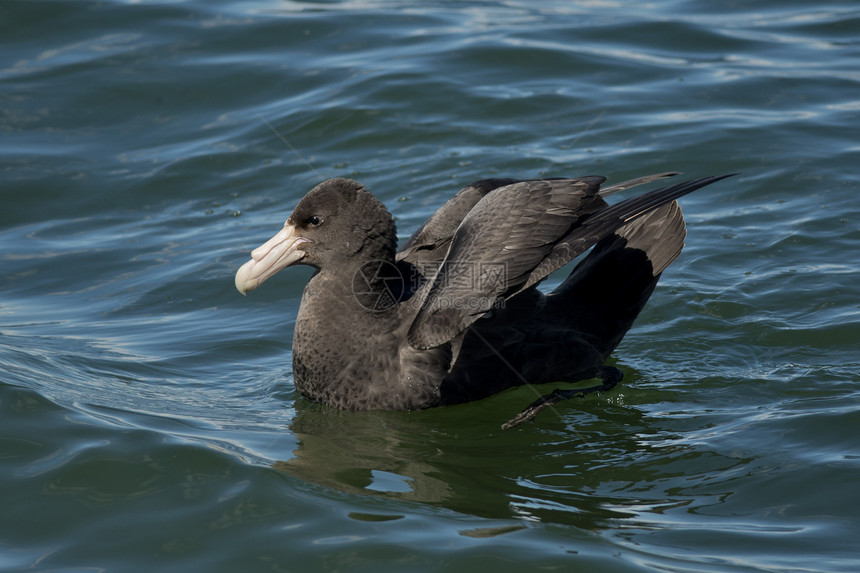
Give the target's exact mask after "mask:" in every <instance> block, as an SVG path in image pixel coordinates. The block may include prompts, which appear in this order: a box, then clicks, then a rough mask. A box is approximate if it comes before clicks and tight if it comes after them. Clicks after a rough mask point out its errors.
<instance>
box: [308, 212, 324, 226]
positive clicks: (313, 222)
mask: <svg viewBox="0 0 860 573" xmlns="http://www.w3.org/2000/svg"><path fill="white" fill-rule="evenodd" d="M322 222H323V220H322V217H317V216H316V215H313V216H311V217H308V224H309V225H310V226H311V227H319V226H320V225H322Z"/></svg>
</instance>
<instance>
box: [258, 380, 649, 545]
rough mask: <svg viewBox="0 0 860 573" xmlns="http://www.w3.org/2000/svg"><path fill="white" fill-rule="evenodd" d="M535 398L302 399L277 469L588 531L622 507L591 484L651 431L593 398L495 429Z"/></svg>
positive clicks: (521, 392)
mask: <svg viewBox="0 0 860 573" xmlns="http://www.w3.org/2000/svg"><path fill="white" fill-rule="evenodd" d="M531 397H532V394H531V393H530V392H529V389H528V388H521V389H517V390H514V391H511V392H505V393H503V394H501V395H500V396H497V397H493V398H490V399H488V400H483V401H481V402H477V403H470V404H464V405H461V406H453V407H446V408H438V409H433V410H426V411H419V412H411V413H404V412H384V411H373V412H344V411H340V410H336V409H331V408H327V407H325V406H321V405H319V404H314V403H311V402H309V401H307V400H303V399H298V400H297V401H296V403H295V408H296V415H295V417H294V419H293V422H292V424H291V430H292V431H293V432H294V434H295V436H296V438H297V440H298V447H297V448H296V450H295V451H294V452H293V454H294V457H293V458H291V459H289V460H286V461H282V462H278V463H277V464H275V467H276V468H277V469H278V470H280V471H282V472H284V473H286V474H289V475H292V476H295V477H297V478H299V479H301V480H303V481H305V482H309V483H314V484H318V485H323V486H326V487H330V488H333V489H335V490H338V491H342V492H347V493H350V494H359V495H369V496H380V497H385V498H393V499H399V500H404V501H413V502H418V503H423V504H431V505H434V506H440V507H445V508H448V509H451V510H453V511H456V512H459V513H463V514H468V515H475V516H480V517H486V518H493V519H512V520H519V521H522V520H535V521H538V520H539V521H549V522H563V523H569V524H575V525H578V526H580V527H583V528H587V529H596V528H600V527H601V526H602V525H601V524H604V525H605V523H606V522H607V520H610V519H614V518H623V517H628V516H630V515H631V514H630V513H627V512H625V511H623V504H619V503H618V501H619V500H618V499H607V498H606V497H603V496H601V495H598V494H597V492H598V490H600V489H601V483H602V482H603V481H604V480H609V479H617V478H618V475H617V473H618V472H614V471H613V467H614V466H615V465H616V464H628V465H629V458H630V456H631V454H632V455H635V453H636V452H637V451H641V450H642V449H643V448H648V447H649V446H648V445H647V444H643V443H642V441H641V440H638V439H637V437H636V436H637V433H638V432H640V431H643V430H644V431H646V432H647V428H646V427H645V421H643V419H642V418H643V417H642V415H641V412H640V411H639V410H638V409H636V408H629V407H619V406H613V405H612V404H611V403H610V404H609V405H608V406H609V407H607V403H606V402H607V398H605V397H603V398H589V399H586V400H583V401H579V402H576V401H569V402H567V403H565V404H563V407H561V408H558V409H557V410H556V411H554V412H546V413H545V414H542V418H540V419H539V422H538V423H535V424H531V425H527V426H524V427H522V428H519V429H516V430H512V431H503V430H501V429H500V427H499V422H500V420H502V421H503V420H504V419H505V416H506V414H507V413H508V412H515V411H517V410H518V409H519V408H520V407H521V405H522V404H523V403H527V402H528V400H530V399H531ZM610 507H611V508H612V509H610ZM619 508H622V509H619Z"/></svg>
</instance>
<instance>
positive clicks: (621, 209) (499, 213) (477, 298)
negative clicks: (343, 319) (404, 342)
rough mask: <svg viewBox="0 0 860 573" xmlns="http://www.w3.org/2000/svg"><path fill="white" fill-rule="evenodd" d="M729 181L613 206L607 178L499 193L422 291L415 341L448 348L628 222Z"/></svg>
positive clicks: (527, 185) (461, 232)
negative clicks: (605, 190)
mask: <svg viewBox="0 0 860 573" xmlns="http://www.w3.org/2000/svg"><path fill="white" fill-rule="evenodd" d="M662 175H663V174H660V175H658V176H650V177H653V179H657V178H660V176H662ZM729 176H730V175H722V176H716V177H704V178H701V179H696V180H692V181H686V182H683V183H679V184H677V185H672V186H668V187H663V188H660V189H656V190H654V191H650V192H648V193H644V194H642V195H639V196H637V197H632V198H630V199H627V200H625V201H621V202H620V203H617V204H615V205H612V206H607V204H606V203H605V201H603V199H602V197H601V195H600V194H599V192H598V190H599V185H600V184H601V183H603V181H604V178H603V177H583V178H579V179H566V180H554V181H527V182H521V183H515V184H513V185H508V186H506V187H502V188H500V189H497V190H495V191H494V192H493V193H490V194H488V195H486V196H485V197H484V198H483V199H482V200H481V201H479V202H478V203H477V204H476V205H475V206H474V207H473V208H472V210H471V211H469V213H468V214H467V215H466V216H465V217H464V218H463V221H462V223H461V224H460V226H459V227H458V228H457V231H456V233H455V234H454V238H453V240H452V242H451V247H450V249H449V251H448V253H447V256H446V257H445V259H444V261H443V262H442V264H441V266H440V267H439V270H438V272H437V273H436V275H435V277H434V279H433V280H432V281H431V282H428V283H427V284H426V285H425V286H424V287H422V289H421V290H420V291H419V292H418V293H417V294H416V296H415V300H416V301H418V303H420V304H421V307H420V310H419V311H418V314H417V315H416V317H415V319H414V321H413V323H412V325H411V327H410V329H409V335H408V340H409V343H410V344H411V345H412V346H414V347H416V348H433V347H436V346H439V345H441V344H444V343H445V342H447V341H449V340H451V339H453V338H454V337H456V336H457V335H458V334H460V333H462V332H463V331H464V330H465V329H466V328H468V327H469V326H470V325H471V324H472V323H474V322H475V321H476V320H478V319H479V318H480V317H481V316H483V315H484V314H486V312H487V311H489V310H491V309H492V308H493V306H494V305H496V304H498V302H497V301H498V300H499V299H505V298H510V297H512V296H514V295H516V294H518V293H520V292H522V291H523V290H525V289H528V288H530V287H532V286H534V285H535V284H537V283H538V282H540V281H541V280H543V279H544V278H546V277H547V275H549V274H550V273H551V272H553V271H555V270H556V269H559V268H561V267H562V266H564V265H565V264H567V263H568V262H570V261H571V260H573V259H574V258H575V257H576V256H578V255H580V254H581V253H583V252H585V251H586V250H588V249H589V248H590V247H591V246H593V245H594V244H595V243H597V242H598V241H600V240H601V239H603V238H604V237H607V236H609V235H610V234H612V233H613V232H614V231H615V230H616V229H618V228H619V227H621V226H622V225H624V224H626V223H629V222H631V221H633V220H635V219H637V218H638V217H640V216H642V215H643V214H645V213H647V212H649V211H651V210H652V209H655V208H657V207H659V206H661V205H664V204H666V203H669V202H671V201H674V200H675V199H678V198H679V197H682V196H684V195H686V194H688V193H691V192H693V191H695V190H696V189H700V188H701V187H704V186H705V185H710V184H711V183H715V182H716V181H719V180H721V179H724V178H725V177H729ZM640 179H644V178H640ZM653 179H648V180H653ZM632 181H633V182H636V181H637V180H632ZM637 184H638V183H637ZM621 185H624V184H619V186H621ZM631 186H632V185H631Z"/></svg>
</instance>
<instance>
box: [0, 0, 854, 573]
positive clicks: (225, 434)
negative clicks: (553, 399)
mask: <svg viewBox="0 0 860 573" xmlns="http://www.w3.org/2000/svg"><path fill="white" fill-rule="evenodd" d="M0 42H2V50H0V182H2V185H0V194H2V209H0V508H2V509H0V570H2V571H74V572H89V571H93V572H95V571H122V572H134V571H141V572H151V571H182V572H187V571H207V572H209V571H374V572H380V571H383V572H387V571H392V572H395V571H396V572H400V571H474V570H476V568H478V567H480V568H481V570H484V569H492V570H495V571H559V570H561V571H588V572H625V573H626V572H647V571H663V572H667V571H668V572H732V573H734V572H780V573H800V572H804V573H806V572H828V573H833V572H852V573H853V572H856V571H858V570H860V549H858V546H857V539H858V538H860V487H858V482H860V228H858V221H860V172H858V165H860V66H858V62H860V8H858V6H857V3H856V2H854V1H847V0H845V1H831V0H825V1H824V2H810V1H800V0H797V1H789V2H785V1H782V2H775V1H767V0H764V1H760V2H743V1H736V2H712V3H704V2H691V1H683V0H674V1H673V0H657V1H655V2H647V3H632V2H631V3H626V2H616V1H612V0H606V1H602V0H582V1H561V0H555V1H542V0H537V1H526V0H508V1H502V0H495V1H463V2H454V1H428V2H405V1H402V0H367V1H363V0H354V1H343V2H338V1H320V2H310V1H308V2H294V1H290V0H259V1H241V0H230V1H218V2H203V1H202V0H196V1H193V0H190V1H172V2H171V1H163V2H156V1H147V0H139V1H133V0H129V1H125V2H123V1H118V0H107V1H100V2H96V1H91V0H64V1H59V0H56V1H34V0H4V1H3V3H2V4H0ZM665 170H678V171H683V172H684V174H685V176H689V177H699V176H704V175H711V174H721V173H733V172H739V173H740V175H739V176H737V177H734V178H732V179H729V180H727V181H723V182H720V183H719V184H716V185H713V186H711V187H708V188H706V189H703V190H701V191H697V192H696V193H694V194H692V195H690V196H688V197H685V198H684V199H682V201H681V203H682V207H683V209H684V212H685V215H686V218H687V224H688V238H687V246H686V248H685V250H684V252H683V254H682V255H681V257H680V258H679V259H678V260H677V261H676V262H675V263H674V264H673V265H672V267H670V268H669V270H668V271H667V272H666V273H665V274H664V276H663V278H662V280H661V283H660V285H659V286H658V288H657V290H656V291H655V293H654V295H653V297H652V299H651V301H650V303H649V305H648V306H647V307H646V309H645V311H644V312H643V314H642V315H641V317H640V319H639V321H638V322H637V323H636V325H635V327H634V328H633V330H631V332H630V333H629V334H628V336H627V337H626V338H625V340H624V341H623V342H622V344H621V345H620V347H619V348H618V350H617V352H616V353H615V355H614V356H613V358H612V363H613V364H614V365H616V366H617V367H619V368H620V369H621V370H622V371H623V372H624V374H625V378H624V382H623V383H622V385H621V386H620V387H619V388H618V389H616V390H614V391H613V392H609V393H605V394H601V395H599V396H589V397H587V398H584V399H581V400H574V401H569V402H566V403H563V404H561V405H559V406H558V407H557V408H556V409H555V411H547V412H544V413H543V414H541V415H540V416H539V417H538V418H537V419H536V420H535V421H534V422H533V423H529V424H526V425H523V426H521V427H518V428H515V429H513V430H508V431H502V430H500V429H499V424H500V423H502V422H504V421H505V420H507V419H508V418H509V417H511V416H512V415H513V414H515V413H516V412H518V411H519V410H520V409H521V408H522V407H524V406H525V405H526V404H528V403H529V402H530V401H532V400H533V399H534V397H535V394H534V392H535V389H533V388H519V389H516V390H512V391H509V392H505V393H503V394H500V395H498V396H495V397H493V398H490V399H487V400H483V401H480V402H476V403H471V404H465V405H462V406H456V407H450V408H444V409H435V410H429V411H423V412H413V413H401V412H364V413H350V412H339V411H334V410H330V409H327V408H324V407H322V406H319V405H316V404H313V403H310V402H308V401H307V400H305V399H303V398H301V397H300V396H298V395H297V393H296V392H295V390H294V387H293V378H292V371H291V356H290V346H291V337H292V329H293V324H294V321H295V316H296V312H297V309H298V303H299V298H300V296H301V289H302V286H303V285H304V282H305V281H306V280H307V278H308V276H309V274H310V270H309V269H303V268H297V269H290V270H289V271H286V272H283V273H281V274H279V275H278V276H277V277H276V278H274V279H271V280H270V281H269V282H267V283H266V284H265V285H264V287H262V288H261V289H259V290H258V291H255V292H254V293H252V295H250V296H248V297H244V298H243V297H241V296H240V295H239V294H238V293H237V292H236V290H235V288H234V286H233V274H234V272H235V271H236V269H237V267H238V266H239V265H240V264H241V263H242V262H244V261H245V260H246V259H247V257H248V251H249V250H250V249H251V248H254V247H256V246H257V245H259V244H260V243H261V242H262V241H264V240H265V239H267V238H268V237H269V236H271V235H272V234H273V233H274V232H275V231H276V230H277V229H278V228H280V226H281V224H282V223H283V220H284V219H285V217H286V216H287V214H288V213H289V212H290V210H291V209H292V207H293V206H294V205H295V204H296V202H297V201H298V200H299V199H300V198H301V197H302V196H303V195H304V193H305V192H306V191H307V190H308V189H310V188H311V187H312V186H313V185H315V184H316V183H317V182H319V181H320V180H322V179H324V178H327V177H332V176H348V177H352V178H355V179H358V180H359V181H361V182H363V183H364V184H365V185H367V187H368V188H369V189H371V190H372V191H373V192H375V193H376V194H377V195H378V196H379V197H380V198H381V199H383V200H384V201H385V202H386V204H387V205H388V206H389V208H390V209H391V211H392V213H393V214H394V215H395V217H396V219H397V222H398V226H399V229H400V233H401V234H402V235H403V236H404V237H406V236H408V235H409V233H410V232H411V230H412V229H414V228H415V227H416V226H417V225H419V224H420V223H421V222H422V221H423V220H424V219H425V218H426V217H427V216H428V215H429V214H430V213H432V212H433V210H434V209H435V208H437V207H438V206H439V205H441V204H442V203H443V202H444V201H445V200H446V199H447V198H448V197H449V196H450V195H451V194H452V193H454V192H455V191H456V190H457V189H458V188H459V187H461V186H462V185H464V184H466V183H469V182H471V181H473V180H476V179H480V178H484V177H488V176H518V177H533V176H563V175H567V176H576V175H588V174H601V175H605V176H607V177H609V178H610V181H616V182H617V181H621V180H623V179H625V178H629V177H633V176H636V175H641V174H645V173H654V172H660V171H665ZM562 276H563V275H554V276H553V277H551V278H550V280H549V281H547V287H550V288H551V287H552V285H553V284H554V283H556V282H557V281H558V280H560V279H561V277H562ZM551 389H552V388H547V389H546V390H551Z"/></svg>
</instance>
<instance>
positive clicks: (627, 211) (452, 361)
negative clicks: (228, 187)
mask: <svg viewBox="0 0 860 573" xmlns="http://www.w3.org/2000/svg"><path fill="white" fill-rule="evenodd" d="M672 175H676V174H675V173H660V174H657V175H650V176H645V177H640V178H637V179H633V180H630V181H625V182H623V183H619V184H616V185H612V186H609V187H604V188H602V189H601V185H602V184H603V182H604V181H605V178H604V177H598V176H589V177H579V178H574V179H538V180H517V179H484V180H481V181H477V182H475V183H472V184H471V185H468V186H466V187H465V188H463V189H462V190H461V191H459V192H458V193H457V194H456V195H455V196H454V197H452V198H451V199H450V200H449V201H448V202H447V203H445V204H444V205H443V206H442V207H441V208H440V209H439V210H438V211H436V212H435V213H434V214H433V215H432V216H431V217H430V218H429V219H428V220H427V221H426V222H425V223H424V224H423V225H422V226H421V227H420V228H419V229H418V230H417V231H415V233H414V234H413V235H412V236H411V237H410V238H409V240H408V241H406V243H405V244H404V245H403V246H402V247H401V248H400V249H399V250H398V249H397V231H396V227H395V224H394V219H393V218H392V216H391V214H390V213H389V212H388V210H387V209H386V208H385V205H383V204H382V202H381V201H379V200H378V199H377V198H376V197H375V196H373V195H372V194H371V193H370V192H369V191H367V190H366V189H365V188H364V186H363V185H361V184H360V183H357V182H355V181H352V180H350V179H343V178H336V179H329V180H327V181H324V182H322V183H320V184H319V185H317V186H316V187H314V188H313V189H312V190H311V191H310V192H309V193H308V194H307V195H306V196H305V197H304V198H303V199H302V200H301V201H300V202H299V204H298V205H297V206H296V208H295V210H294V211H293V213H292V214H291V215H290V216H289V218H288V219H287V221H286V224H285V225H284V228H283V229H281V231H280V232H278V234H276V235H275V236H274V237H272V238H271V239H270V240H269V241H267V242H266V243H265V244H263V245H262V246H260V247H258V248H257V249H255V250H254V251H253V252H252V253H251V256H252V259H251V260H250V261H248V262H247V263H245V264H244V265H242V267H241V268H240V269H239V271H238V272H237V273H236V287H237V288H238V289H239V292H241V293H242V294H245V293H247V292H248V291H250V290H253V289H255V288H257V287H258V286H259V285H260V283H262V282H263V281H265V280H266V279H268V278H269V277H271V276H272V275H274V274H275V273H277V272H278V271H280V270H281V269H283V268H285V267H288V266H290V265H294V264H304V265H310V266H312V267H314V269H316V272H315V273H314V275H313V276H312V277H311V279H310V280H309V281H308V284H307V286H305V290H304V294H303V295H302V301H301V305H300V307H299V313H298V317H297V319H296V326H295V334H294V338H293V373H294V377H295V384H296V388H297V389H298V390H299V392H301V393H302V394H304V395H305V396H307V397H308V398H310V399H312V400H316V401H319V402H322V403H324V404H327V405H330V406H334V407H338V408H344V409H350V410H371V409H384V410H415V409H421V408H429V407H433V406H440V405H446V404H457V403H461V402H467V401H471V400H478V399H481V398H484V397H487V396H490V395H492V394H495V393H497V392H500V391H502V390H504V389H506V388H510V387H513V386H518V385H522V384H544V383H548V382H576V381H579V380H584V379H589V378H601V379H602V384H600V385H599V386H594V387H592V388H587V389H585V390H582V389H579V390H570V389H568V390H556V391H555V392H553V393H552V394H549V395H546V396H543V397H542V398H540V399H539V400H537V401H536V402H534V403H533V404H531V405H530V406H529V407H528V408H526V409H525V410H524V411H523V412H521V413H520V414H519V415H518V416H517V417H515V418H514V419H512V420H510V421H509V422H508V423H507V424H505V426H506V427H509V426H511V425H515V424H517V423H519V422H522V421H524V420H528V419H531V418H533V417H534V416H535V415H536V414H537V412H539V411H540V410H541V409H543V408H544V407H546V406H548V405H550V404H552V403H555V402H557V401H559V400H562V399H564V398H569V397H571V396H577V395H582V394H585V393H588V392H590V391H596V390H607V389H609V388H611V387H612V386H614V385H615V384H616V383H617V382H618V381H619V380H620V379H621V372H620V371H619V370H618V369H616V368H613V367H607V366H604V365H603V362H604V361H605V360H606V359H607V357H608V356H609V355H610V353H611V352H612V351H613V350H614V349H615V347H616V346H617V345H618V343H619V342H620V341H621V338H622V337H623V336H624V334H625V333H626V332H627V331H628V330H629V329H630V327H631V325H632V324H633V321H634V320H635V319H636V317H637V316H638V315H639V312H640V311H641V310H642V308H643V307H644V305H645V303H646V302H647V300H648V298H649V296H650V295H651V292H652V291H653V290H654V287H655V285H656V284H657V280H658V279H659V278H660V274H661V273H662V272H663V270H664V269H666V267H667V266H668V265H669V264H670V263H671V262H672V261H673V260H675V258H676V257H677V256H678V254H679V253H680V252H681V248H682V247H683V244H684V237H685V235H686V228H685V225H684V218H683V216H682V215H681V209H680V207H679V206H678V204H677V202H676V201H675V200H676V199H678V198H679V197H682V196H684V195H686V194H687V193H690V192H692V191H695V190H696V189H699V188H701V187H704V186H705V185H709V184H711V183H714V182H716V181H719V180H721V179H723V178H725V177H728V175H723V176H715V177H705V178H701V179H695V180H692V181H685V182H682V183H679V184H676V185H671V186H666V187H662V188H659V189H656V190H653V191H650V192H647V193H644V194H641V195H638V196H635V197H632V198H630V199H626V200H624V201H620V202H618V203H615V204H613V205H609V204H608V203H607V202H606V201H605V198H606V197H607V196H608V195H610V194H612V193H615V192H617V191H621V190H624V189H627V188H630V187H633V186H636V185H641V184H644V183H650V182H652V181H656V180H658V179H662V178H665V177H669V176H672ZM592 247H593V248H592ZM589 248H591V252H590V253H589V254H588V255H587V256H586V257H585V258H584V259H583V260H582V261H581V262H579V264H577V265H576V267H575V268H574V269H573V271H572V272H571V273H570V275H569V276H568V277H567V278H566V279H565V280H564V282H562V283H561V284H560V285H559V286H558V287H557V288H556V289H555V290H554V291H552V292H551V293H549V294H544V293H542V292H541V291H539V290H538V289H537V285H538V284H539V283H540V282H541V281H542V280H543V279H545V278H546V277H547V275H549V274H550V273H551V272H553V271H555V270H557V269H559V268H561V267H562V266H564V265H565V264H567V263H569V262H570V261H571V260H572V259H574V258H575V257H577V256H578V255H580V254H582V253H584V252H585V251H587V250H588V249H589Z"/></svg>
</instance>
